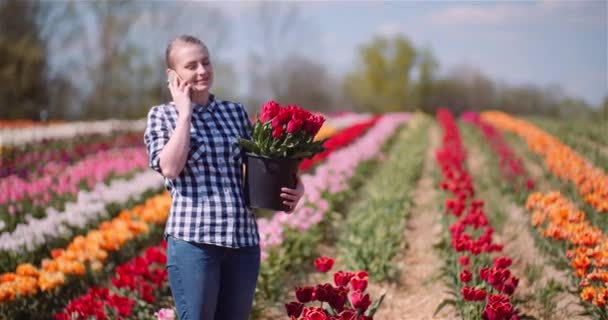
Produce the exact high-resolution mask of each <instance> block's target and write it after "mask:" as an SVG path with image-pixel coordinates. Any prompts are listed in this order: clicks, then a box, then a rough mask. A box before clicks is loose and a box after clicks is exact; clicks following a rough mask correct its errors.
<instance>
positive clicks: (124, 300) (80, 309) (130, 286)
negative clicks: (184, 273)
mask: <svg viewBox="0 0 608 320" xmlns="http://www.w3.org/2000/svg"><path fill="white" fill-rule="evenodd" d="M166 248H167V244H166V242H164V241H163V243H162V244H161V245H160V246H156V247H149V248H148V249H146V251H145V252H144V254H143V255H142V256H140V257H135V258H133V259H131V260H130V261H129V262H127V263H125V264H123V265H120V266H118V267H117V268H116V276H114V277H113V278H112V279H111V283H112V286H111V287H105V288H98V287H92V288H90V289H89V291H88V292H87V293H86V294H85V295H83V296H80V297H78V298H76V299H73V300H72V301H70V302H69V303H68V305H67V306H66V307H65V308H64V309H63V310H62V311H61V312H58V313H56V314H55V319H56V320H77V319H89V318H90V317H94V318H95V319H114V318H117V317H122V319H135V318H134V317H135V316H136V314H137V313H136V312H135V310H134V308H138V307H139V306H141V305H142V303H136V302H137V301H144V302H145V303H146V304H153V303H154V302H155V301H156V299H157V298H158V297H160V294H163V295H164V294H168V292H167V291H168V290H167V288H168V282H167V270H166V269H165V264H166V262H167V255H166V252H165V250H166ZM163 289H164V290H163ZM152 308H153V309H152V310H154V309H155V308H154V307H152ZM150 313H151V312H150Z"/></svg>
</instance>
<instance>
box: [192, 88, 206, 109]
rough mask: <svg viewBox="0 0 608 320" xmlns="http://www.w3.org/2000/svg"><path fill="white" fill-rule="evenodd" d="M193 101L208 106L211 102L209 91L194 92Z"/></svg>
mask: <svg viewBox="0 0 608 320" xmlns="http://www.w3.org/2000/svg"><path fill="white" fill-rule="evenodd" d="M191 99H192V102H194V103H196V104H200V105H203V106H207V103H208V102H209V91H199V92H193V93H192V96H191Z"/></svg>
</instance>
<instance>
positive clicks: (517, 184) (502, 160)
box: [461, 112, 534, 192]
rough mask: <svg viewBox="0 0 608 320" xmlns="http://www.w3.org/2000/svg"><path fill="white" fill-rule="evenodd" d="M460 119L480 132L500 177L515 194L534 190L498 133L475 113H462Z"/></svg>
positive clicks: (531, 182)
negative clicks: (494, 156) (495, 161)
mask: <svg viewBox="0 0 608 320" xmlns="http://www.w3.org/2000/svg"><path fill="white" fill-rule="evenodd" d="M461 119H462V120H463V121H465V122H468V123H470V124H472V125H474V126H476V127H477V128H478V129H479V131H481V133H482V134H483V137H484V138H485V141H486V142H487V144H488V145H489V146H490V148H492V151H494V153H495V154H496V155H497V156H498V159H499V168H500V172H501V174H502V176H503V177H504V178H505V179H506V180H507V182H508V183H509V184H510V185H511V186H512V187H513V188H514V191H515V192H519V191H525V192H527V191H530V190H532V189H534V180H532V179H531V178H530V177H529V175H528V173H527V172H526V170H525V169H524V165H523V162H522V161H521V159H520V158H519V157H518V156H517V154H516V153H515V152H514V151H513V150H512V149H511V147H509V144H508V143H507V142H506V141H505V139H504V137H503V136H502V134H501V133H500V131H498V130H497V129H496V128H495V127H494V126H492V125H490V124H489V123H486V122H485V121H483V120H482V119H481V117H480V116H479V114H478V113H475V112H467V113H464V114H462V115H461Z"/></svg>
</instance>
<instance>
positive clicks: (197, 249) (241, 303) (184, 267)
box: [167, 236, 260, 320]
mask: <svg viewBox="0 0 608 320" xmlns="http://www.w3.org/2000/svg"><path fill="white" fill-rule="evenodd" d="M167 241H168V248H167V271H168V273H169V283H170V285H171V292H172V294H173V299H174V300H175V306H176V308H177V315H178V317H179V320H224V319H225V320H246V319H248V318H249V312H250V311H251V306H252V304H253V296H254V293H255V287H256V284H257V280H258V275H259V272H260V247H259V246H254V247H245V248H239V249H232V248H226V247H219V246H214V245H209V244H201V243H193V242H186V241H183V240H179V239H176V238H174V237H171V236H169V237H168V240H167Z"/></svg>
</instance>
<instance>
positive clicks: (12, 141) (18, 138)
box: [0, 119, 146, 148]
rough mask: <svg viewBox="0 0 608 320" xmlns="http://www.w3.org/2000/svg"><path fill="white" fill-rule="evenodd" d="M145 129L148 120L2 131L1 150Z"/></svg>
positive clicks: (0, 134)
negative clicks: (90, 135) (44, 142)
mask: <svg viewBox="0 0 608 320" xmlns="http://www.w3.org/2000/svg"><path fill="white" fill-rule="evenodd" d="M145 128H146V119H140V120H103V121H82V122H67V123H63V124H57V125H53V126H45V127H40V126H37V127H31V128H16V129H2V130H0V141H2V146H0V148H6V147H10V146H21V145H24V144H28V143H37V142H41V141H48V140H49V139H52V140H55V139H72V138H74V137H78V136H82V135H89V134H95V133H97V134H105V135H107V134H110V133H112V132H116V131H122V132H130V131H137V132H143V131H144V129H145Z"/></svg>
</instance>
